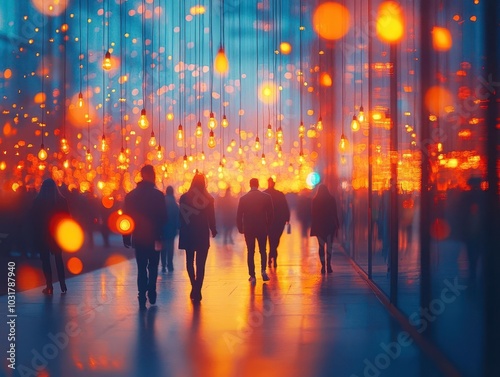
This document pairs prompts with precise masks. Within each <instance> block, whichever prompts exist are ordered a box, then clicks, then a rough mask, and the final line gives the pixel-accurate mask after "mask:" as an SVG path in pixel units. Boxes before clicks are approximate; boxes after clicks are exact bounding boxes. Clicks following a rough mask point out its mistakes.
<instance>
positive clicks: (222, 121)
mask: <svg viewBox="0 0 500 377" xmlns="http://www.w3.org/2000/svg"><path fill="white" fill-rule="evenodd" d="M220 125H221V126H222V127H224V128H226V127H227V126H229V122H228V121H227V118H226V114H224V115H223V116H222V120H221V121H220Z"/></svg>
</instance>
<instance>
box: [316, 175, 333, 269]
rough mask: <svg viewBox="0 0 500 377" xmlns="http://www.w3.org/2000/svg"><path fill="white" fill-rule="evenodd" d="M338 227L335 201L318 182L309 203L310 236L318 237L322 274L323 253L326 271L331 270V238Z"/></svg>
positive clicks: (323, 265) (324, 186) (323, 264)
mask: <svg viewBox="0 0 500 377" xmlns="http://www.w3.org/2000/svg"><path fill="white" fill-rule="evenodd" d="M338 229H339V220H338V217H337V202H336V201H335V197H334V196H333V195H331V194H330V192H329V191H328V187H326V185H324V184H320V185H319V186H318V191H317V192H316V195H315V196H314V198H313V199H312V204H311V236H316V237H317V238H318V244H319V260H320V262H321V273H322V274H324V273H325V254H326V269H327V272H328V273H331V272H332V266H331V260H332V251H333V238H334V237H336V236H337V231H338Z"/></svg>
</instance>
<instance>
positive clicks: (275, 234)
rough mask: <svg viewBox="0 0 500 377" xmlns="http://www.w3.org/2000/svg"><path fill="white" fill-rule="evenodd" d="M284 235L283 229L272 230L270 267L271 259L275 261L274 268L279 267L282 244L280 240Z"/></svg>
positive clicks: (270, 234) (270, 237)
mask: <svg viewBox="0 0 500 377" xmlns="http://www.w3.org/2000/svg"><path fill="white" fill-rule="evenodd" d="M282 234H283V228H282V227H280V228H278V229H272V230H271V232H270V233H269V267H271V259H272V260H273V261H274V267H276V266H277V265H278V263H277V259H278V246H279V244H280V238H281V235H282Z"/></svg>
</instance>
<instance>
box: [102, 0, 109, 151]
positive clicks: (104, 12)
mask: <svg viewBox="0 0 500 377" xmlns="http://www.w3.org/2000/svg"><path fill="white" fill-rule="evenodd" d="M106 4H108V0H105V1H104V2H103V14H102V27H103V32H102V47H103V49H104V47H105V45H106V14H107V9H106ZM106 91H107V86H106V70H105V69H104V68H103V69H102V136H101V152H105V150H106V134H105V124H106V105H105V104H106Z"/></svg>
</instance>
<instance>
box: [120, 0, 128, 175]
mask: <svg viewBox="0 0 500 377" xmlns="http://www.w3.org/2000/svg"><path fill="white" fill-rule="evenodd" d="M126 4H127V2H124V3H123V4H121V5H120V80H119V84H120V154H119V155H118V162H119V163H120V165H121V166H124V164H125V162H126V161H125V160H126V155H125V147H124V143H123V140H124V136H125V135H124V125H123V121H124V117H125V114H124V111H123V110H124V103H125V93H126V90H125V85H126V83H127V81H128V80H124V78H123V67H124V66H125V63H126V61H125V59H126V56H127V47H126V39H125V36H124V33H125V32H126V30H127V17H126V15H127V11H126V10H127V9H126V7H127V5H126ZM123 7H125V13H124V12H123ZM124 14H125V17H123V15H124Z"/></svg>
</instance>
